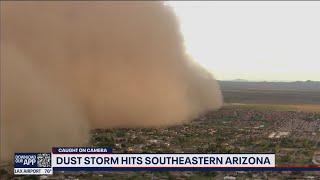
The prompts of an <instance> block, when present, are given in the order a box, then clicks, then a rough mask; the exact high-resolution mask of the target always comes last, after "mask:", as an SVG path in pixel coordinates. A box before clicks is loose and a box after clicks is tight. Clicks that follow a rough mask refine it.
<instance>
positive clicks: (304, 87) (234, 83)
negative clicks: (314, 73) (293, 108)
mask: <svg viewBox="0 0 320 180" xmlns="http://www.w3.org/2000/svg"><path fill="white" fill-rule="evenodd" d="M219 84H220V87H221V89H222V90H236V89H238V90H285V91H319V92H320V81H294V82H268V81H247V80H243V79H240V80H238V79H237V80H231V81H219Z"/></svg>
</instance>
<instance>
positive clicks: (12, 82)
mask: <svg viewBox="0 0 320 180" xmlns="http://www.w3.org/2000/svg"><path fill="white" fill-rule="evenodd" d="M221 105H222V97H221V93H220V89H219V87H218V84H217V82H216V81H215V80H214V78H213V76H212V75H211V74H210V73H208V72H207V71H206V70H204V69H203V68H202V67H200V66H199V65H197V64H196V63H195V62H194V61H193V60H192V59H191V58H190V57H189V56H188V55H187V54H186V53H185V48H184V45H183V39H182V36H181V34H180V30H179V26H178V22H177V19H176V17H175V15H174V12H173V10H172V9H171V8H170V7H168V6H166V5H164V4H163V2H107V1H106V2H65V1H56V2H54V1H51V2H50V1H48V2H39V1H35V2H23V1H17V2H9V1H6V2H3V1H2V2H1V159H2V160H8V159H10V158H11V157H12V154H13V153H14V152H29V151H35V152H39V151H44V152H50V151H51V147H52V146H80V145H86V144H87V143H88V137H89V130H90V129H93V128H113V127H115V128H116V127H161V126H169V125H175V124H179V123H182V122H186V121H188V120H191V119H192V118H195V117H196V116H198V115H199V114H200V113H203V112H205V111H208V110H212V109H216V108H219V107H220V106H221Z"/></svg>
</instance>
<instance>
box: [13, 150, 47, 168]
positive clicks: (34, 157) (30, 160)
mask: <svg viewBox="0 0 320 180" xmlns="http://www.w3.org/2000/svg"><path fill="white" fill-rule="evenodd" d="M14 167H15V168H50V167H51V153H15V154H14Z"/></svg>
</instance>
